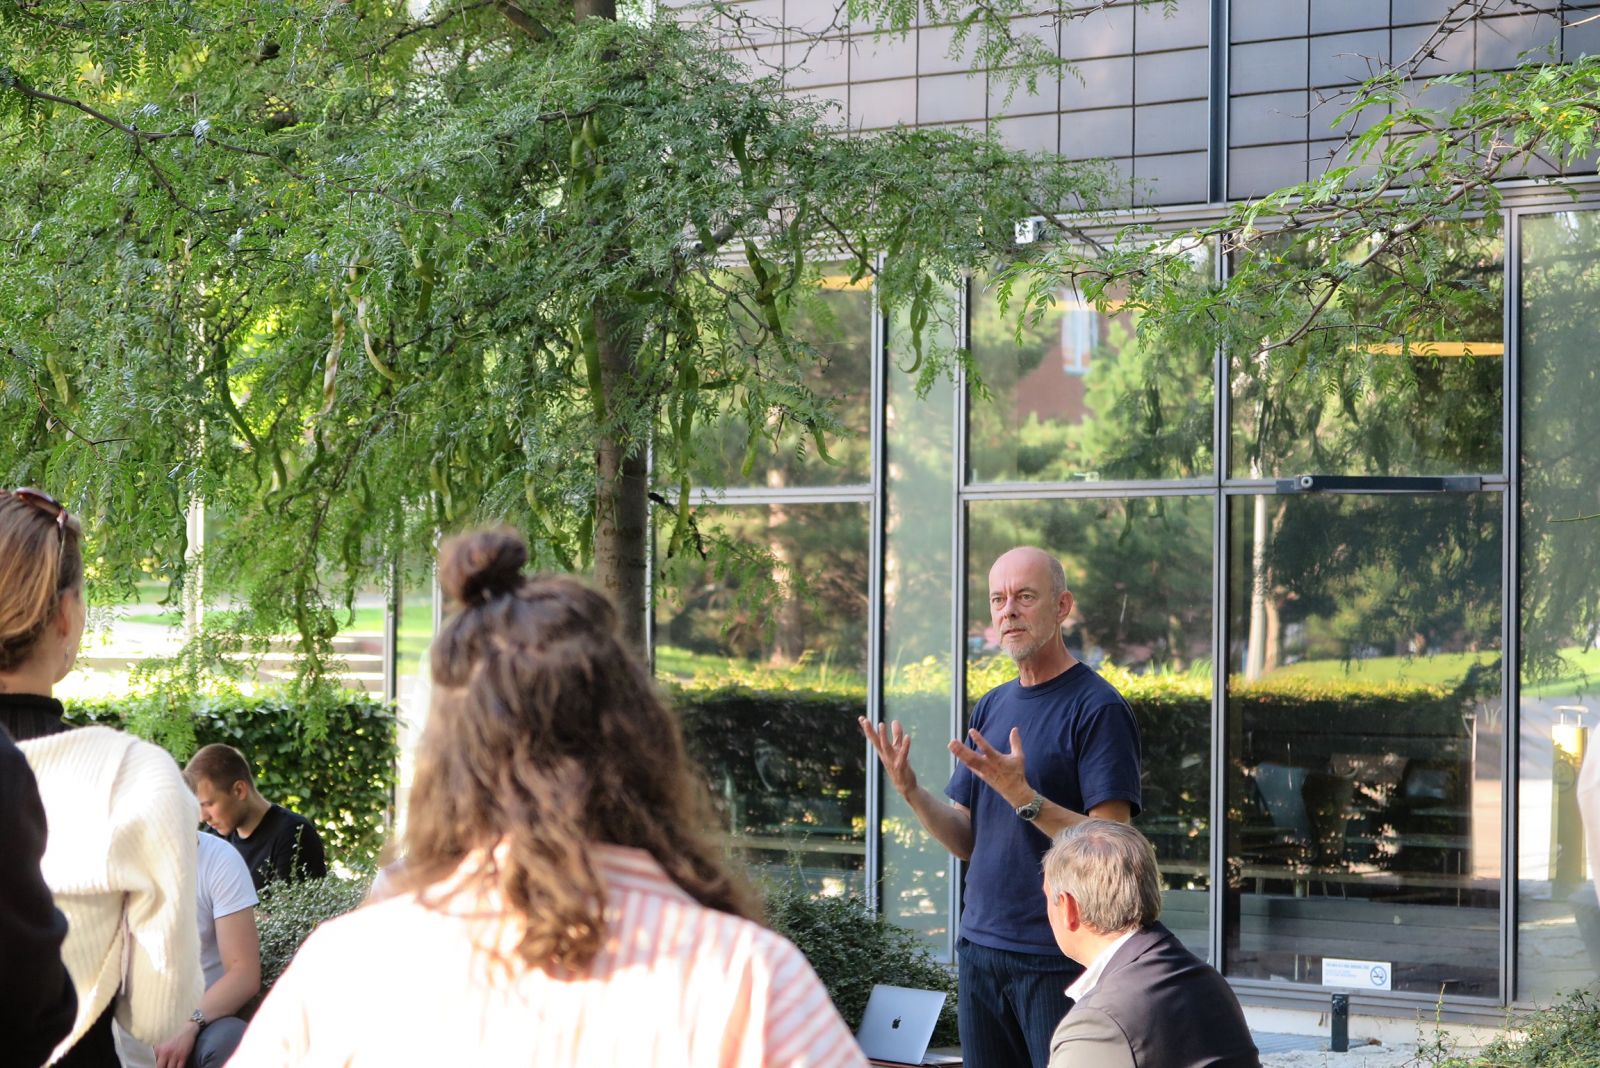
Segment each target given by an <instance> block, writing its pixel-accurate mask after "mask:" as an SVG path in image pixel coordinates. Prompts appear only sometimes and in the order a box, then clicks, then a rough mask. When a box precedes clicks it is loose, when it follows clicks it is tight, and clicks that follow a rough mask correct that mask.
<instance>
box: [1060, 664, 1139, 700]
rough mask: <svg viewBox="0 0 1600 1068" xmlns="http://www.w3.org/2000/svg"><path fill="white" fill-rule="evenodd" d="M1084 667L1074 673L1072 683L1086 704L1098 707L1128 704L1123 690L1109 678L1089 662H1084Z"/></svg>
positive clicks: (1076, 692) (1075, 691)
mask: <svg viewBox="0 0 1600 1068" xmlns="http://www.w3.org/2000/svg"><path fill="white" fill-rule="evenodd" d="M1080 663H1081V662H1080ZM1082 668H1083V670H1082V671H1078V672H1076V673H1074V674H1073V677H1072V684H1071V685H1072V689H1073V692H1074V693H1075V694H1077V695H1078V696H1079V698H1080V699H1081V700H1082V701H1083V702H1084V703H1085V704H1089V705H1093V706H1096V707H1099V706H1102V705H1121V706H1123V707H1126V706H1127V704H1128V701H1127V699H1126V698H1124V697H1123V696H1122V691H1121V690H1119V689H1117V688H1116V686H1114V685H1113V684H1112V683H1111V681H1110V680H1109V679H1107V678H1106V677H1105V676H1104V675H1102V674H1100V672H1098V671H1096V670H1095V669H1094V668H1092V667H1090V666H1089V665H1088V664H1082Z"/></svg>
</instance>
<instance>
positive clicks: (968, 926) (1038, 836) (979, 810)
mask: <svg viewBox="0 0 1600 1068" xmlns="http://www.w3.org/2000/svg"><path fill="white" fill-rule="evenodd" d="M972 726H973V727H974V728H975V729H976V730H977V731H978V733H979V734H982V735H983V737H984V738H985V739H986V740H987V741H988V743H989V744H990V745H992V746H994V747H995V748H996V749H998V750H1000V751H1001V752H1005V751H1007V749H1008V748H1009V747H1010V739H1011V728H1013V727H1015V728H1017V730H1018V731H1020V732H1021V734H1022V751H1023V754H1024V758H1025V760H1026V761H1027V765H1026V771H1027V776H1028V782H1030V783H1032V784H1033V788H1034V789H1035V790H1037V791H1039V792H1040V793H1041V794H1043V795H1044V796H1045V797H1048V798H1049V799H1050V800H1052V801H1054V802H1055V803H1056V804H1058V805H1062V806H1064V807H1066V808H1070V809H1072V810H1073V811H1074V812H1084V813H1087V812H1088V811H1089V810H1090V809H1091V808H1094V806H1096V805H1098V804H1100V803H1101V802H1103V801H1126V802H1128V803H1129V804H1130V805H1132V806H1133V811H1134V813H1135V814H1137V813H1138V811H1139V727H1138V724H1136V723H1135V722H1134V719H1133V712H1132V711H1131V710H1130V709H1129V708H1128V703H1127V702H1126V701H1124V700H1123V699H1122V695H1121V694H1119V693H1118V692H1117V690H1116V687H1114V686H1112V685H1111V684H1110V683H1109V682H1107V681H1106V680H1104V679H1102V678H1101V677H1100V676H1099V675H1097V674H1095V673H1094V671H1092V670H1091V669H1090V668H1089V666H1088V665H1087V664H1082V663H1079V664H1075V665H1073V666H1072V667H1071V668H1069V669H1068V670H1066V671H1064V672H1062V673H1061V674H1060V675H1057V676H1056V677H1055V678H1053V679H1051V680H1049V681H1048V682H1042V683H1040V684H1039V685H1037V686H1024V685H1022V684H1021V683H1020V682H1018V681H1017V680H1016V679H1012V680H1011V681H1010V682H1008V683H1005V684H1004V685H1001V686H996V687H995V688H994V689H992V690H990V691H989V692H988V693H986V694H984V695H983V697H982V698H981V699H979V701H978V707H977V708H976V709H974V710H973V713H972ZM967 745H968V747H969V748H972V749H976V748H977V746H976V745H975V744H974V743H973V742H972V741H971V739H968V741H967ZM944 792H945V794H946V796H948V797H949V798H950V800H952V801H954V802H955V803H956V804H958V805H964V806H965V807H966V808H967V809H968V810H969V811H971V813H972V831H973V846H972V859H971V860H970V861H968V862H967V886H966V899H965V900H966V907H965V909H964V910H963V912H962V914H961V936H962V937H963V938H966V939H968V940H969V941H972V942H976V943H977V944H978V945H980V946H989V947H991V948H993V949H1009V950H1012V951H1013V952H1017V953H1038V954H1045V955H1049V956H1056V955H1059V954H1060V952H1061V950H1060V948H1059V947H1058V946H1057V945H1056V940H1055V936H1054V935H1053V934H1051V932H1050V921H1049V920H1048V919H1046V918H1045V911H1044V905H1045V902H1044V891H1043V890H1042V889H1041V880H1042V872H1041V868H1040V863H1039V862H1040V859H1041V858H1042V857H1043V856H1044V852H1045V850H1046V849H1048V848H1049V847H1050V840H1049V839H1048V838H1046V837H1045V836H1044V835H1043V834H1042V833H1041V832H1040V831H1038V830H1036V829H1035V828H1034V827H1033V826H1032V825H1030V824H1029V823H1028V822H1027V821H1026V820H1023V819H1020V818H1019V817H1018V816H1017V813H1016V810H1015V809H1014V808H1013V807H1012V806H1011V804H1010V803H1009V802H1007V801H1006V799H1005V798H1003V797H1001V796H1000V794H999V793H998V792H996V791H995V790H993V789H991V788H990V787H989V786H988V784H986V783H985V782H984V781H983V780H982V779H979V778H978V777H977V776H975V775H973V774H972V772H970V771H968V770H967V767H966V765H965V764H957V765H956V772H955V774H954V775H952V776H951V777H950V784H949V785H948V786H946V787H945V790H944Z"/></svg>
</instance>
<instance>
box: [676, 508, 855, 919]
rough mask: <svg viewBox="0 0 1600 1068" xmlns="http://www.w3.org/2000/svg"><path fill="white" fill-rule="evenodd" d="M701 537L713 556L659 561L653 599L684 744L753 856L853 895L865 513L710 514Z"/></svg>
mask: <svg viewBox="0 0 1600 1068" xmlns="http://www.w3.org/2000/svg"><path fill="white" fill-rule="evenodd" d="M662 519H663V522H665V521H667V517H662ZM695 528H696V529H697V530H698V531H700V537H701V539H702V542H701V546H702V547H704V548H705V550H706V553H707V555H706V556H704V557H702V556H700V555H699V553H698V552H693V551H691V552H689V553H685V554H680V555H678V556H675V557H673V558H671V559H663V560H661V561H660V567H661V569H662V574H663V576H664V579H665V581H664V582H663V585H662V586H661V587H660V588H658V591H657V596H656V606H655V619H656V628H655V656H656V671H657V674H658V675H659V676H661V677H662V678H663V680H664V681H666V682H667V684H668V685H669V686H670V687H671V688H672V689H673V691H674V695H675V700H676V704H677V707H678V709H679V710H680V712H681V714H682V716H683V722H684V734H685V738H686V740H687V742H688V745H689V748H690V751H691V752H692V753H693V754H694V756H695V758H696V759H697V760H698V761H699V762H700V763H701V765H702V767H703V768H704V770H705V773H706V776H707V778H708V781H709V782H710V784H711V787H712V790H713V792H714V794H715V795H716V796H717V797H718V798H719V799H720V801H721V804H722V810H723V815H724V817H725V818H726V819H727V821H728V829H729V832H730V833H731V835H732V836H733V844H734V845H736V846H738V847H740V848H743V849H745V850H748V851H749V853H750V857H751V860H752V862H753V863H755V864H757V865H761V866H771V867H774V868H775V869H789V868H793V869H795V870H796V871H797V872H798V874H799V875H800V876H801V877H802V878H803V879H804V881H805V882H806V883H807V885H809V886H810V887H811V888H812V889H814V890H819V891H824V892H844V891H846V890H857V891H859V890H860V889H861V888H862V887H861V872H862V867H863V864H864V861H865V856H866V846H865V834H866V808H865V796H866V795H865V788H866V764H865V760H864V756H865V753H864V746H863V743H862V741H861V735H860V732H859V731H858V729H857V727H856V717H857V716H860V715H862V714H863V713H864V712H865V710H866V673H865V668H866V651H867V635H866V626H867V548H868V536H869V530H868V509H867V507H866V506H865V505H863V504H811V505H785V504H768V505H761V506H754V507H738V508H734V507H707V508H703V509H701V510H699V512H698V513H697V514H696V516H695Z"/></svg>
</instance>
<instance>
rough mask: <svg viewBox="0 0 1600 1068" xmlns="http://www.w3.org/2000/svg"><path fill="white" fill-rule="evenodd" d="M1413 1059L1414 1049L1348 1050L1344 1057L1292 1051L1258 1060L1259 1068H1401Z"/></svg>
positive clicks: (1270, 1054) (1332, 1054)
mask: <svg viewBox="0 0 1600 1068" xmlns="http://www.w3.org/2000/svg"><path fill="white" fill-rule="evenodd" d="M1416 1055H1417V1048H1416V1047H1415V1046H1370V1045H1369V1046H1352V1047H1351V1048H1350V1052H1348V1053H1329V1052H1327V1051H1326V1050H1322V1051H1310V1050H1294V1051H1291V1052H1288V1053H1267V1054H1263V1055H1262V1057H1261V1066H1262V1068H1401V1066H1402V1065H1409V1064H1412V1063H1413V1061H1414V1058H1415V1057H1416Z"/></svg>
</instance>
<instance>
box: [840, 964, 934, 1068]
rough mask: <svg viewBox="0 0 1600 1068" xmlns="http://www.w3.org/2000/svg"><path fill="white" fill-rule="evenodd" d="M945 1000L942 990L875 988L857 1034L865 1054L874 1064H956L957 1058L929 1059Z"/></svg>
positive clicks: (879, 986) (881, 986) (901, 987)
mask: <svg viewBox="0 0 1600 1068" xmlns="http://www.w3.org/2000/svg"><path fill="white" fill-rule="evenodd" d="M944 998H945V996H944V994H943V993H942V992H940V991H938V990H912V989H910V988H908V987H903V986H884V985H883V984H882V983H879V984H878V985H877V986H875V987H873V988H872V996H871V997H869V998H868V999H867V1011H866V1012H865V1013H864V1014H863V1015H862V1017H861V1027H860V1028H859V1029H858V1030H857V1031H856V1042H857V1043H859V1044H860V1046H861V1052H862V1053H865V1054H866V1055H867V1057H868V1058H870V1059H871V1060H875V1061H890V1062H892V1063H895V1064H949V1063H953V1062H954V1058H950V1057H945V1056H940V1055H935V1056H933V1057H929V1056H928V1042H929V1040H930V1039H932V1038H933V1029H934V1028H935V1027H936V1026H938V1023H939V1013H940V1011H941V1010H943V1008H944ZM956 1063H958V1062H956Z"/></svg>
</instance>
